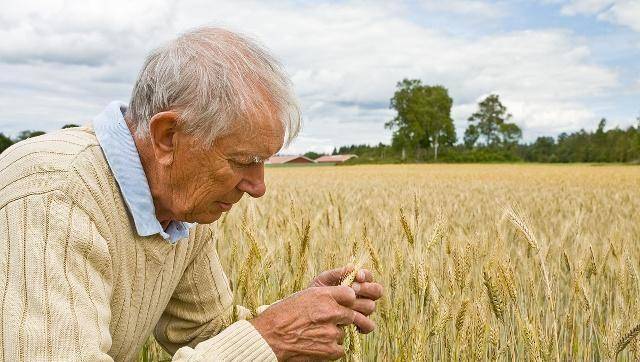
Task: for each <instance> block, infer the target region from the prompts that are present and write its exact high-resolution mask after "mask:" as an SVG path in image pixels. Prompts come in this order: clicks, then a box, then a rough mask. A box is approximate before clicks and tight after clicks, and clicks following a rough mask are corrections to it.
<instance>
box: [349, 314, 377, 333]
mask: <svg viewBox="0 0 640 362" xmlns="http://www.w3.org/2000/svg"><path fill="white" fill-rule="evenodd" d="M353 324H355V325H356V327H358V331H360V333H363V334H367V333H371V332H372V331H373V330H374V329H376V324H375V323H374V322H373V321H372V320H371V319H369V318H367V317H366V316H364V315H362V313H359V312H355V318H354V320H353Z"/></svg>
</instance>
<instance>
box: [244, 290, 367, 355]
mask: <svg viewBox="0 0 640 362" xmlns="http://www.w3.org/2000/svg"><path fill="white" fill-rule="evenodd" d="M356 300H357V299H356V293H355V292H354V291H353V289H351V288H349V287H346V286H330V287H317V288H308V289H305V290H302V291H300V292H298V293H295V294H293V295H292V296H290V297H288V298H286V299H283V300H282V301H280V302H278V303H276V304H274V305H272V306H270V307H269V308H267V309H266V310H265V311H264V312H262V313H261V314H260V315H258V316H257V317H256V318H254V319H252V320H250V322H251V323H252V324H253V326H254V327H255V328H256V330H258V332H260V334H261V335H262V337H263V338H264V339H265V341H267V343H268V344H269V346H270V347H271V349H272V350H273V352H274V353H275V355H276V357H277V358H278V360H279V361H285V360H286V361H302V360H304V361H308V360H326V359H331V360H336V359H338V358H340V357H342V356H344V349H343V348H342V340H343V339H344V332H343V330H342V328H341V326H346V325H349V324H355V325H356V326H357V327H358V329H359V330H360V331H361V332H362V333H369V332H371V331H372V330H373V329H374V328H375V324H374V323H373V321H371V320H370V319H369V318H367V317H366V316H364V315H363V314H362V313H360V312H357V311H355V310H354V304H355V303H356Z"/></svg>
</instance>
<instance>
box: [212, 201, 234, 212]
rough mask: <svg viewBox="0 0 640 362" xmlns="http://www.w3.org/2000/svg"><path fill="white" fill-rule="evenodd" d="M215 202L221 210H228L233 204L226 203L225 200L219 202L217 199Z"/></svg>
mask: <svg viewBox="0 0 640 362" xmlns="http://www.w3.org/2000/svg"><path fill="white" fill-rule="evenodd" d="M216 204H217V205H218V207H219V208H220V209H222V211H229V210H231V207H232V206H233V204H229V203H226V202H220V201H217V202H216Z"/></svg>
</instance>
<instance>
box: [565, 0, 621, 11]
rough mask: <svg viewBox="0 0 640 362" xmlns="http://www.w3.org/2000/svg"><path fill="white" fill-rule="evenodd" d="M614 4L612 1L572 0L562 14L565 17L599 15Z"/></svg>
mask: <svg viewBox="0 0 640 362" xmlns="http://www.w3.org/2000/svg"><path fill="white" fill-rule="evenodd" d="M612 3H613V1H611V0H570V1H569V2H568V3H567V4H565V5H564V6H562V9H561V12H562V14H564V15H577V14H589V15H590V14H597V13H599V12H600V11H602V10H603V9H605V8H606V7H608V6H611V4H612Z"/></svg>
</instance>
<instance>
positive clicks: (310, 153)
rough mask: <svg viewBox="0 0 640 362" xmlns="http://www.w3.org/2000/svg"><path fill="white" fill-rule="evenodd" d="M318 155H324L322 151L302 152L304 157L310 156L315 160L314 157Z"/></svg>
mask: <svg viewBox="0 0 640 362" xmlns="http://www.w3.org/2000/svg"><path fill="white" fill-rule="evenodd" d="M320 156H324V153H317V152H313V151H309V152H307V153H305V154H304V157H307V158H310V159H312V160H315V159H316V158H318V157H320Z"/></svg>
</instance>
